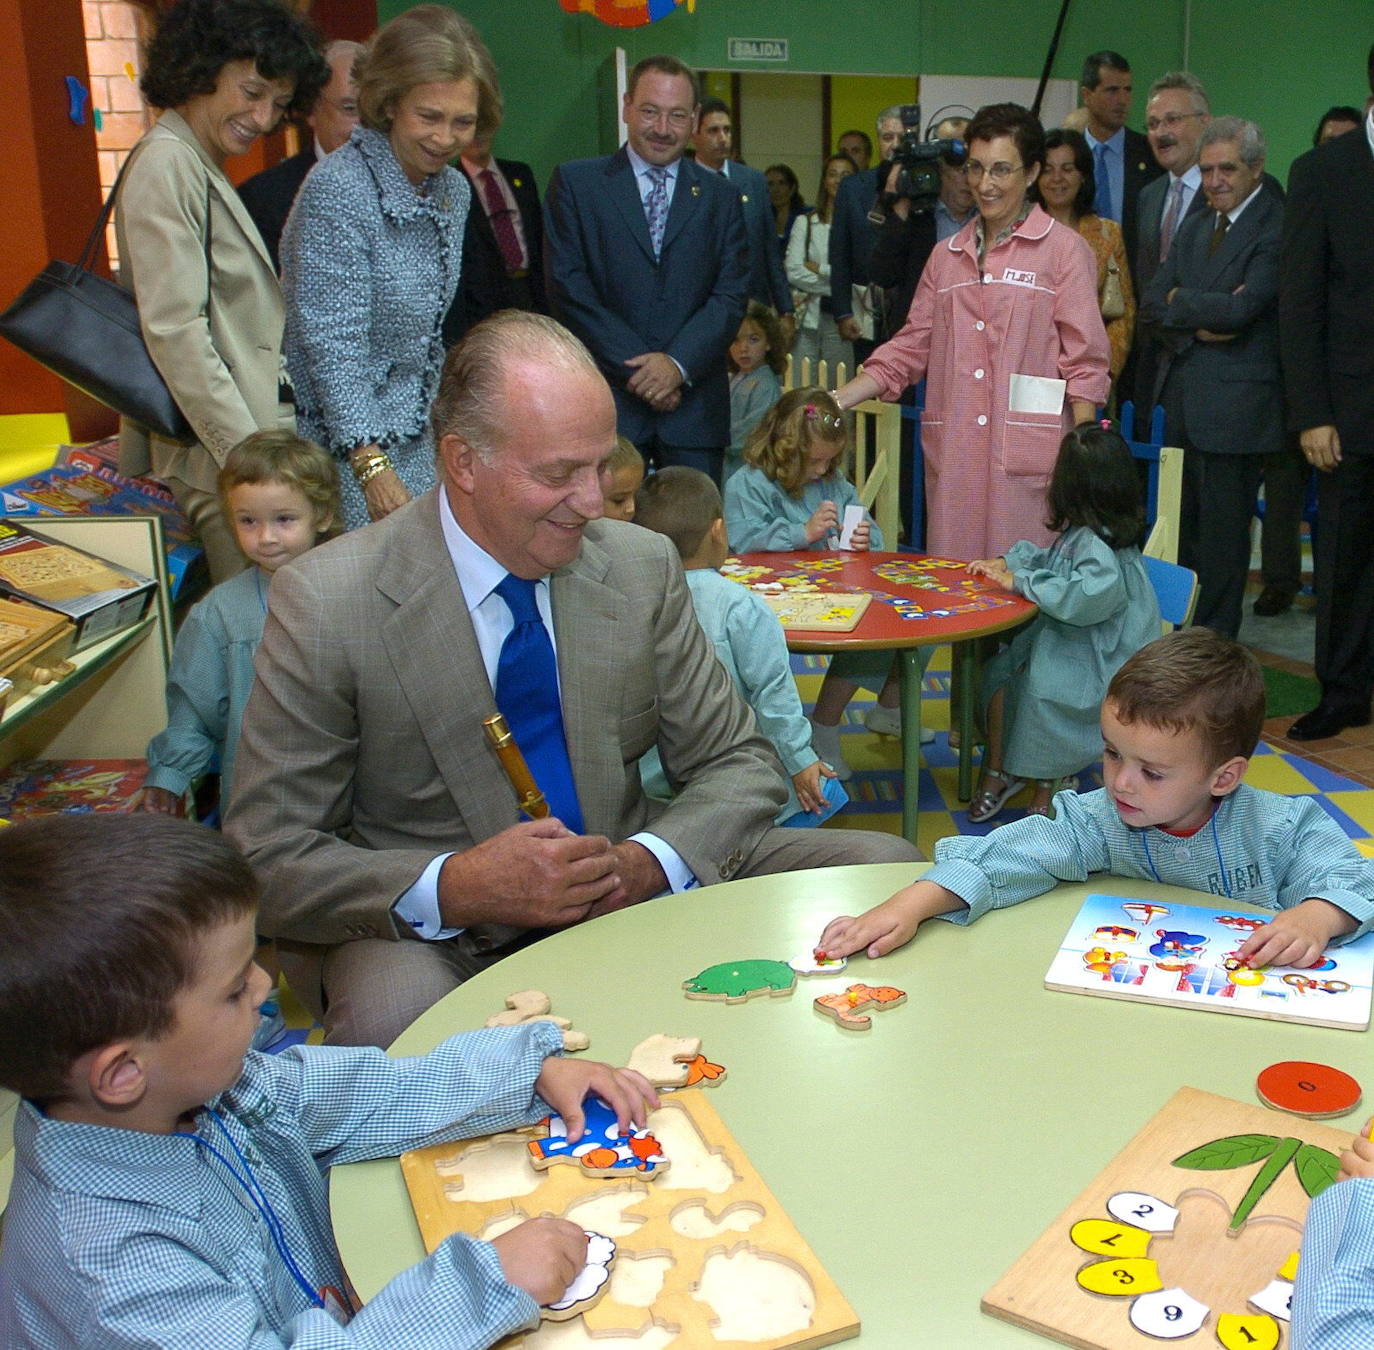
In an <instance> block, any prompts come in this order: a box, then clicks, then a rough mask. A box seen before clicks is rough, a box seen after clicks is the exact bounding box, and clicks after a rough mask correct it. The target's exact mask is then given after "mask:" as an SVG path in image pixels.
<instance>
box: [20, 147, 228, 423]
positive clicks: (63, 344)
mask: <svg viewBox="0 0 1374 1350" xmlns="http://www.w3.org/2000/svg"><path fill="white" fill-rule="evenodd" d="M132 160H133V157H132V156H130V158H129V160H127V161H126V162H125V164H124V167H123V168H122V169H120V171H119V177H118V178H117V179H116V180H115V185H114V188H113V190H112V191H111V193H110V196H109V199H108V200H107V201H106V202H105V205H104V206H103V207H102V208H101V210H100V216H99V218H98V219H97V220H96V222H95V228H94V229H93V230H92V231H91V234H90V238H89V239H87V240H86V247H85V248H84V249H83V250H82V253H81V260H80V261H79V262H77V263H68V262H50V263H49V264H48V265H47V266H46V267H45V268H44V269H43V270H42V271H41V272H40V273H39V274H38V275H37V276H36V277H34V279H33V280H32V281H31V282H29V284H28V285H27V286H26V287H25V288H24V290H23V291H22V292H21V293H20V295H19V297H18V298H17V299H16V300H15V301H14V303H13V304H12V305H10V307H9V308H8V309H7V310H6V311H5V312H4V313H3V314H0V337H5V338H7V339H8V340H9V341H10V342H12V343H14V345H15V346H16V347H18V348H19V350H20V351H22V352H26V353H27V354H28V355H29V356H31V357H33V359H34V360H35V361H37V362H38V363H39V364H40V365H42V366H46V367H47V368H48V369H49V370H51V371H52V372H53V373H54V374H55V375H60V376H61V377H62V379H64V380H66V381H67V383H68V384H73V385H75V386H76V387H77V388H78V389H80V390H81V391H82V392H83V393H86V394H89V395H90V396H91V397H92V398H94V399H97V400H99V401H100V402H101V403H103V404H105V405H106V406H107V407H110V408H113V409H114V410H115V411H116V412H117V413H119V414H120V415H121V416H123V417H127V418H129V419H130V421H133V422H137V423H138V424H139V425H140V426H142V427H146V428H147V429H148V430H149V431H154V432H156V433H157V434H158V435H159V436H167V437H169V438H171V439H172V440H176V441H193V440H195V438H196V437H195V432H194V431H192V430H191V426H190V423H188V422H187V420H186V418H185V417H184V416H183V415H182V411H181V409H180V408H178V407H177V404H176V400H175V399H174V398H173V397H172V394H171V391H170V390H169V389H168V388H167V385H166V382H165V381H164V380H163V378H162V376H161V374H160V373H159V372H158V368H157V366H155V365H154V364H153V358H152V357H151V356H149V355H148V348H147V345H146V344H145V343H144V341H143V332H142V330H141V329H140V327H139V323H138V303H137V301H136V300H135V299H134V296H133V293H132V292H131V291H127V290H125V289H124V287H123V286H120V285H118V284H117V283H116V282H113V281H110V280H108V279H107V278H105V277H102V276H98V275H97V274H96V273H94V272H92V271H91V270H90V269H91V264H92V263H93V262H94V261H95V256H96V250H97V249H98V248H99V246H100V240H101V237H102V236H103V234H104V232H105V228H106V226H107V225H108V224H109V220H110V214H111V212H112V211H113V210H114V204H115V198H116V196H117V195H118V193H119V185H120V183H121V182H123V180H124V173H125V170H127V169H128V167H129V164H130V163H132ZM205 230H206V234H205V261H206V277H207V282H208V278H209V274H210V268H209V263H210V233H209V232H210V211H209V200H208V196H207V201H206V212H205ZM206 301H207V305H208V301H209V296H208V294H207V297H206Z"/></svg>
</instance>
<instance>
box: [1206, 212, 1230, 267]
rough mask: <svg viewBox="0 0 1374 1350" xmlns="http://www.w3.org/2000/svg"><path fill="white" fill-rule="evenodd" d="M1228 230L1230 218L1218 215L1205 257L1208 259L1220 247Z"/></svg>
mask: <svg viewBox="0 0 1374 1350" xmlns="http://www.w3.org/2000/svg"><path fill="white" fill-rule="evenodd" d="M1230 228H1231V217H1230V216H1228V215H1218V216H1217V223H1216V228H1215V229H1214V230H1213V231H1212V242H1211V244H1210V245H1209V246H1208V248H1207V256H1208V257H1209V258H1210V257H1211V256H1212V254H1214V253H1215V252H1216V251H1217V249H1219V248H1220V247H1221V241H1222V240H1223V239H1225V238H1226V231H1227V230H1229V229H1230Z"/></svg>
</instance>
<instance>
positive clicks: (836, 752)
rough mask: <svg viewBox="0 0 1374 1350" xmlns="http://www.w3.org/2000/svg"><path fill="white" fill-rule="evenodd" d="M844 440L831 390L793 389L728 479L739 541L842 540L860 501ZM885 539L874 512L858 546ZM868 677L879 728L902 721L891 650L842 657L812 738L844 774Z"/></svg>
mask: <svg viewBox="0 0 1374 1350" xmlns="http://www.w3.org/2000/svg"><path fill="white" fill-rule="evenodd" d="M844 448H845V420H844V415H843V414H842V413H841V412H840V409H839V405H838V404H837V403H836V402H835V400H834V398H833V397H832V396H831V395H830V394H827V393H826V392H825V391H824V390H823V389H816V388H802V389H791V390H789V391H788V392H787V393H785V394H784V395H783V396H782V397H781V398H780V399H779V400H778V401H777V403H775V404H774V405H773V407H772V408H771V409H770V410H769V412H768V413H767V414H766V415H765V416H764V419H763V421H761V422H760V423H759V425H758V426H757V427H756V428H755V430H754V434H753V435H752V436H751V437H750V438H749V442H748V444H747V445H746V446H745V450H744V467H743V468H741V469H740V470H739V472H738V473H736V474H735V475H734V476H733V477H731V478H730V480H729V481H728V482H727V483H726V485H725V528H726V531H727V533H728V534H729V537H730V548H731V549H732V550H733V551H734V552H736V553H751V552H759V553H769V552H779V553H780V552H786V551H788V550H791V549H813V550H822V549H827V548H837V547H839V542H838V541H839V535H840V525H841V522H842V521H843V520H844V513H845V510H846V509H847V508H848V507H850V506H858V505H860V502H859V494H858V492H856V491H855V489H854V485H853V483H851V482H850V481H849V480H848V479H847V478H845V477H844V475H843V474H841V473H840V472H839V471H838V469H837V468H836V467H835V466H836V463H837V461H838V460H839V458H840V456H841V454H842V453H843V452H844ZM882 546H883V534H882V531H881V530H880V529H879V528H878V526H877V525H876V524H875V523H874V522H873V521H871V520H870V519H869V518H868V517H867V516H866V515H865V517H864V519H863V520H862V521H861V522H860V523H859V525H858V526H857V527H856V528H855V530H854V533H853V535H852V537H851V538H850V541H849V544H848V547H849V548H851V549H853V550H855V551H856V552H863V551H865V550H867V549H869V548H875V549H881V548H882ZM860 683H863V684H865V685H866V686H867V685H871V686H872V687H874V688H878V689H879V690H880V692H879V694H878V704H879V707H878V709H875V710H873V713H874V714H875V715H876V716H871V717H870V719H869V726H870V730H879V729H882V728H883V727H886V726H890V725H893V724H895V725H897V726H900V725H901V722H900V717H899V714H898V712H897V702H898V698H899V696H900V691H899V688H898V684H897V678H896V674H895V667H894V665H893V660H892V656H891V654H890V653H889V652H845V653H842V654H840V655H838V656H835V657H833V658H832V659H831V662H830V666H829V668H828V669H827V670H826V672H825V679H824V680H823V681H822V682H821V688H820V693H819V694H818V695H817V697H816V706H815V709H814V710H813V712H812V714H811V728H812V736H811V739H812V742H813V743H814V745H815V747H816V750H817V752H818V753H819V754H820V756H821V758H822V759H824V760H826V761H827V762H828V763H829V764H830V765H831V767H832V768H833V769H834V770H835V774H836V777H838V778H840V779H842V780H843V779H847V778H849V777H850V776H851V774H852V770H851V769H850V767H849V765H848V764H847V763H846V762H845V758H844V755H843V754H842V753H841V751H840V719H841V717H842V716H843V715H844V710H845V708H847V707H848V706H849V701H850V700H851V699H852V698H853V697H854V692H855V690H856V689H857V688H858V686H859V684H860ZM884 716H885V718H886V719H887V720H886V721H885V722H884V721H881V719H882V718H883V717H884ZM875 723H876V724H875Z"/></svg>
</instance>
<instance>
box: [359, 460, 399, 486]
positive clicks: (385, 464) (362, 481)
mask: <svg viewBox="0 0 1374 1350" xmlns="http://www.w3.org/2000/svg"><path fill="white" fill-rule="evenodd" d="M394 472H395V468H394V466H393V465H392V463H391V461H390V460H389V459H388V458H387V457H386V456H385V455H378V456H377V457H376V458H375V459H371V460H368V462H367V467H366V468H365V469H364V470H363V471H362V473H358V474H354V477H355V478H356V479H357V480H358V486H359V487H366V486H367V485H368V484H369V483H370V482H371V481H372V480H373V479H374V478H376V477H377V476H378V475H379V474H384V473H394Z"/></svg>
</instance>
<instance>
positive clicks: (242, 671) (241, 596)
mask: <svg viewBox="0 0 1374 1350" xmlns="http://www.w3.org/2000/svg"><path fill="white" fill-rule="evenodd" d="M219 492H220V497H221V499H222V502H223V509H224V515H225V518H226V519H227V520H228V521H229V524H230V527H231V528H232V529H233V531H234V538H235V539H237V540H238V545H239V548H240V549H241V550H242V551H243V556H244V557H245V558H247V559H248V561H249V563H250V564H251V566H249V567H248V568H247V569H246V570H244V571H242V572H240V573H239V574H238V576H236V577H231V578H230V579H229V580H228V581H222V582H221V583H220V584H219V585H218V586H216V587H215V588H214V590H212V591H211V592H210V594H209V595H207V596H206V597H205V599H204V600H202V601H201V602H200V604H198V605H197V606H196V607H195V608H194V609H193V610H192V611H191V612H190V613H189V614H188V615H187V616H186V620H185V622H184V623H183V624H182V625H181V631H180V632H179V633H178V634H177V640H176V646H175V647H174V648H173V650H172V665H171V668H170V669H169V670H168V672H167V726H166V728H165V729H164V730H163V731H160V732H159V733H158V734H157V735H156V736H154V737H153V739H152V740H151V741H150V742H149V743H148V776H147V778H146V779H145V780H144V784H143V793H142V796H141V798H140V800H139V805H140V807H141V809H143V810H144V811H165V812H175V811H178V810H180V808H181V803H182V800H183V799H184V797H185V796H186V790H187V789H188V788H189V787H190V786H191V784H192V783H193V782H195V780H196V779H197V778H199V777H200V776H201V775H202V774H204V773H206V772H207V771H208V770H209V769H211V768H212V767H214V765H215V764H218V765H219V772H220V801H221V802H227V801H228V800H229V790H230V787H231V786H232V783H233V778H234V752H235V751H236V750H237V748H238V742H239V727H240V725H241V724H242V722H243V710H244V707H245V706H246V705H247V703H248V695H249V693H250V692H251V690H252V688H253V653H254V652H256V651H257V649H258V643H259V642H261V641H262V627H263V623H264V622H265V620H266V618H267V587H268V584H269V583H270V582H271V580H272V574H273V573H274V572H275V571H276V570H277V569H278V568H279V567H284V566H285V565H286V564H287V563H289V562H290V561H291V560H292V559H293V558H299V557H300V556H301V554H302V553H304V552H305V551H306V550H307V549H310V548H313V547H314V546H315V544H316V542H317V541H318V539H319V538H320V536H321V535H322V534H326V533H328V532H329V531H330V530H332V529H334V528H336V527H337V524H338V521H339V475H338V470H337V469H336V468H335V467H334V461H333V460H332V459H331V458H330V457H329V456H328V455H327V454H325V452H324V451H323V450H321V449H320V447H319V446H318V445H316V444H314V442H312V441H307V440H302V439H301V437H299V436H297V435H296V434H295V432H292V431H259V432H255V433H254V434H253V435H251V436H249V437H247V438H246V439H244V440H243V441H241V442H240V443H239V444H238V445H236V446H235V447H234V448H233V449H232V450H231V451H230V452H229V455H228V457H227V458H226V459H225V461H224V467H223V468H222V469H221V470H220V474H219Z"/></svg>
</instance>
